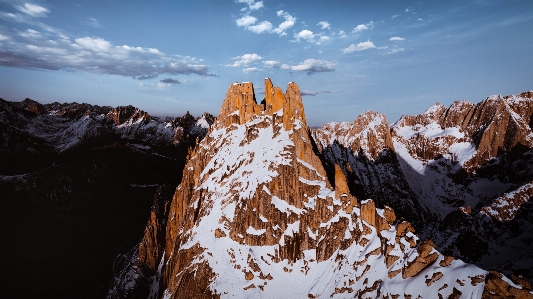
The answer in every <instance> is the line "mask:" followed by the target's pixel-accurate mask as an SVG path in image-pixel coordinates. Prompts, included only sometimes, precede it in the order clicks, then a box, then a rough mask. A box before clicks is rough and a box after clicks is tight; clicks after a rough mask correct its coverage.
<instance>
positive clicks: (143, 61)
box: [0, 29, 212, 79]
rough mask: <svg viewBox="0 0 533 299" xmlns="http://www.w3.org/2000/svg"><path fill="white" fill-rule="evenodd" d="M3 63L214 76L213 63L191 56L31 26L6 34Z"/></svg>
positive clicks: (0, 53) (137, 74) (1, 49)
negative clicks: (72, 38) (119, 44)
mask: <svg viewBox="0 0 533 299" xmlns="http://www.w3.org/2000/svg"><path fill="white" fill-rule="evenodd" d="M8 38H9V39H10V42H9V43H6V44H4V45H3V46H2V47H0V65H2V66H7V67H15V68H32V69H46V70H68V71H85V72H91V73H98V74H108V75H120V76H126V77H133V78H138V79H151V78H155V77H157V76H159V75H163V74H171V75H176V74H183V75H191V74H196V75H201V76H211V75H212V74H210V73H209V67H208V66H207V65H205V64H203V63H202V61H201V60H199V59H196V58H194V57H189V56H180V55H166V54H164V53H162V52H161V51H159V50H158V49H156V48H145V47H132V46H128V45H122V46H114V45H113V44H112V42H110V41H107V40H105V39H103V38H99V37H88V36H87V37H80V38H76V39H74V40H71V39H70V37H68V36H66V35H64V34H60V35H54V34H52V33H50V32H46V31H43V32H39V31H37V30H33V29H28V30H26V31H23V32H19V34H16V35H10V36H6V38H5V39H8Z"/></svg>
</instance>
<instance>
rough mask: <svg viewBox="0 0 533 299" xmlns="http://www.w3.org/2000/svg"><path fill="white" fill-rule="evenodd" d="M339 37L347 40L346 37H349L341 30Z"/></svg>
mask: <svg viewBox="0 0 533 299" xmlns="http://www.w3.org/2000/svg"><path fill="white" fill-rule="evenodd" d="M339 37H340V38H346V37H348V35H346V32H344V30H341V31H339Z"/></svg>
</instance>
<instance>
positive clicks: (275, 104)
mask: <svg viewBox="0 0 533 299" xmlns="http://www.w3.org/2000/svg"><path fill="white" fill-rule="evenodd" d="M274 114H276V115H277V116H282V118H281V119H282V121H283V126H284V128H285V130H290V129H291V128H292V125H293V124H294V121H295V120H300V121H301V122H302V123H306V120H305V113H304V108H303V103H302V95H301V93H300V88H299V87H298V85H296V84H295V83H294V82H290V83H289V84H288V86H287V91H286V92H285V93H283V91H282V90H281V88H279V87H277V86H276V87H274V86H273V85H272V81H271V80H270V79H269V78H266V79H265V98H264V99H263V101H261V103H260V104H257V101H256V97H255V93H254V87H253V84H252V83H250V82H243V83H233V84H232V85H230V87H229V88H228V92H227V93H226V98H225V99H224V102H223V103H222V107H221V108H220V113H219V117H218V119H219V125H221V126H225V127H227V126H229V125H231V124H240V125H242V124H244V123H246V122H248V121H249V120H251V119H252V118H253V117H254V116H255V115H274Z"/></svg>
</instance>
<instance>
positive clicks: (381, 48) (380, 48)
mask: <svg viewBox="0 0 533 299" xmlns="http://www.w3.org/2000/svg"><path fill="white" fill-rule="evenodd" d="M388 48H389V47H387V46H383V47H377V49H378V50H386V49H388Z"/></svg>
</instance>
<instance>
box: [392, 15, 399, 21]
mask: <svg viewBox="0 0 533 299" xmlns="http://www.w3.org/2000/svg"><path fill="white" fill-rule="evenodd" d="M399 16H400V15H393V16H392V18H391V20H394V19H396V18H397V17H399Z"/></svg>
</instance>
